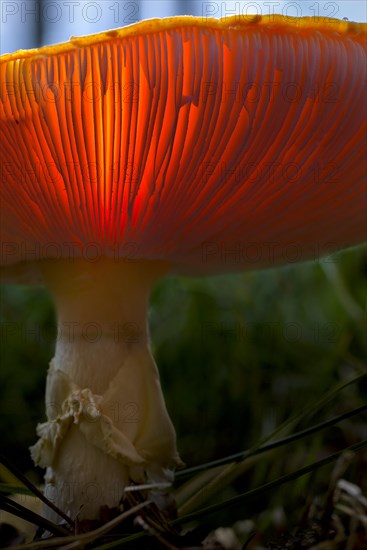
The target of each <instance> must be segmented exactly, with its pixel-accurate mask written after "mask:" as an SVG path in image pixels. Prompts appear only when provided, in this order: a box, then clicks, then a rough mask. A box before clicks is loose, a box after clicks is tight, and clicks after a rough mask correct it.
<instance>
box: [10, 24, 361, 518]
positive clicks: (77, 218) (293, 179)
mask: <svg viewBox="0 0 367 550" xmlns="http://www.w3.org/2000/svg"><path fill="white" fill-rule="evenodd" d="M0 70H1V82H2V86H1V100H0V116H1V129H0V132H1V145H0V154H1V157H0V158H1V170H2V172H1V173H2V175H1V231H2V258H1V263H2V274H3V277H4V278H5V279H7V280H23V281H25V280H27V278H28V279H33V277H34V276H36V278H37V277H38V278H40V279H41V280H42V281H43V282H44V283H45V284H46V286H47V287H48V289H49V290H50V292H51V294H52V296H53V298H54V301H55V304H56V309H57V314H58V327H59V334H58V338H57V343H56V352H55V357H54V359H53V360H52V361H51V364H50V368H49V372H48V378H47V387H46V409H47V421H46V422H45V423H43V424H40V425H39V427H38V435H39V441H38V443H36V445H35V446H34V447H33V448H32V456H33V458H34V460H35V462H36V464H39V465H40V466H42V467H46V468H47V471H46V478H45V479H46V494H48V495H49V496H50V494H51V493H50V490H51V489H53V491H54V492H53V496H54V499H55V501H56V504H58V506H59V507H60V508H61V509H62V510H63V511H65V512H66V513H68V514H70V515H71V516H72V517H75V516H76V514H78V513H79V512H80V516H79V517H82V518H89V519H91V518H97V517H98V516H99V513H100V506H101V505H108V506H110V507H113V506H116V505H117V504H118V502H119V500H120V498H121V495H122V494H123V490H124V487H125V486H126V485H127V484H128V483H130V482H131V480H134V481H136V482H142V481H146V480H149V481H153V482H156V481H167V480H171V479H172V472H173V470H174V468H175V467H177V466H179V465H180V464H181V462H180V458H179V456H178V453H177V449H176V438H175V432H174V428H173V426H172V423H171V421H170V419H169V416H168V414H167V411H166V407H165V404H164V400H163V396H162V392H161V388H160V382H159V375H158V371H157V368H156V366H155V363H154V360H153V358H152V355H151V352H150V348H149V341H148V328H147V321H146V317H147V306H148V298H149V292H150V290H151V287H152V285H153V284H154V282H155V281H156V280H157V279H158V278H160V277H162V276H164V275H165V274H168V273H172V272H176V273H177V272H178V273H189V274H202V273H208V274H212V273H218V272H223V271H238V270H242V269H250V268H251V269H253V268H258V267H265V266H268V265H274V264H281V263H286V262H287V261H290V254H291V253H290V250H292V254H293V261H295V260H297V261H301V260H306V259H310V258H313V257H315V255H316V257H318V256H319V255H320V254H325V253H327V252H329V251H331V250H335V249H339V248H343V247H347V246H351V245H354V244H357V243H360V242H362V241H363V240H365V239H366V237H367V225H366V216H367V214H366V199H367V186H366V165H365V158H366V140H365V131H366V102H365V88H364V82H365V80H364V78H365V75H366V25H365V24H355V23H350V22H347V21H338V20H331V19H325V18H322V19H312V18H301V19H294V18H290V17H281V16H273V17H259V16H254V17H246V18H240V17H233V18H226V19H223V20H215V19H207V20H205V19H200V18H192V17H177V18H169V19H165V20H148V21H145V22H142V23H139V24H136V25H132V26H130V27H126V28H123V29H120V30H114V31H110V32H106V33H103V34H98V35H94V36H88V37H85V38H73V39H71V41H70V42H68V43H65V44H61V45H57V46H51V47H44V48H41V49H37V50H30V51H20V52H16V53H14V54H9V55H4V56H2V57H1V65H0ZM244 251H245V253H244ZM91 331H92V333H91ZM91 494H93V495H94V496H95V498H91Z"/></svg>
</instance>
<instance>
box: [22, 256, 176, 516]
mask: <svg viewBox="0 0 367 550" xmlns="http://www.w3.org/2000/svg"><path fill="white" fill-rule="evenodd" d="M41 269H42V272H43V275H44V279H45V282H46V285H47V286H48V288H49V289H50V291H51V293H52V295H53V297H54V300H55V303H56V308H57V313H58V337H57V343H56V351H55V357H54V359H53V360H52V361H51V364H50V368H49V371H48V377H47V384H46V413H47V422H45V423H43V424H40V425H39V426H38V429H37V432H38V435H39V437H40V439H39V441H38V442H37V443H36V445H34V446H33V447H32V448H31V452H32V457H33V459H34V461H35V463H36V464H38V465H40V466H42V467H46V468H47V471H46V476H45V481H46V486H45V492H46V496H48V498H49V499H51V500H53V501H54V502H55V503H56V504H57V505H58V507H59V508H61V509H62V510H63V511H64V512H66V513H68V514H70V516H71V517H73V518H74V517H75V516H76V515H78V517H79V518H81V519H95V518H98V517H99V515H100V507H101V506H102V505H107V506H109V507H115V506H117V504H118V503H119V501H120V499H121V497H122V494H123V491H124V487H125V486H126V485H127V484H129V483H130V482H131V480H133V481H136V482H146V481H147V480H148V481H167V480H171V479H172V471H173V469H174V467H175V466H178V465H180V459H179V456H178V453H177V449H176V436H175V431H174V428H173V425H172V422H171V420H170V418H169V416H168V413H167V410H166V406H165V403H164V398H163V394H162V391H161V386H160V381H159V374H158V370H157V367H156V365H155V363H154V360H153V357H152V355H151V352H150V347H149V337H148V327H147V307H148V300H149V293H150V289H151V287H152V285H153V283H154V282H155V281H156V280H157V278H159V277H160V276H162V275H163V274H164V273H165V272H166V271H167V268H166V267H165V266H164V265H163V264H160V263H158V262H141V261H136V262H128V261H121V260H119V261H115V260H113V259H103V260H101V259H99V260H98V261H96V262H88V261H86V260H81V259H78V260H76V259H74V260H72V261H71V260H70V261H69V260H62V261H57V262H52V263H51V262H46V261H44V262H42V267H41ZM45 513H46V512H45ZM46 515H47V516H48V517H49V518H51V519H55V518H54V516H53V512H52V513H49V512H47V514H46Z"/></svg>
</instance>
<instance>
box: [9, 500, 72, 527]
mask: <svg viewBox="0 0 367 550" xmlns="http://www.w3.org/2000/svg"><path fill="white" fill-rule="evenodd" d="M0 509H2V510H4V511H5V512H9V513H10V514H13V515H15V516H17V517H19V518H22V519H24V520H25V521H28V522H29V523H33V524H35V525H38V526H39V527H41V528H43V529H47V530H48V531H50V532H51V533H53V534H55V535H69V534H70V531H69V530H68V529H65V527H62V526H61V525H56V524H55V523H53V522H51V521H49V520H47V519H46V518H44V517H42V516H40V515H39V514H36V513H35V512H32V511H31V510H28V508H25V507H24V506H22V505H21V504H19V503H18V502H15V501H13V500H11V499H10V498H8V497H6V496H4V495H0Z"/></svg>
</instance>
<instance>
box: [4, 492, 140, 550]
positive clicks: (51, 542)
mask: <svg viewBox="0 0 367 550" xmlns="http://www.w3.org/2000/svg"><path fill="white" fill-rule="evenodd" d="M150 504H151V501H149V500H147V501H145V502H142V503H141V504H138V505H137V506H135V507H134V508H130V510H127V511H126V512H123V513H122V514H120V515H119V516H117V517H116V518H114V519H113V520H111V521H109V522H108V523H106V524H105V525H102V527H98V529H94V530H93V531H90V532H89V533H84V534H81V535H71V536H67V537H56V538H50V539H48V540H43V541H37V542H31V543H29V544H24V545H21V546H14V547H13V550H48V549H49V548H59V549H63V550H66V549H72V548H83V547H84V546H85V545H86V544H90V543H91V542H93V541H95V540H96V539H98V538H100V537H102V536H103V535H106V533H108V532H109V531H111V530H112V529H114V528H115V527H117V526H118V525H120V524H121V523H122V522H123V521H125V520H126V519H127V518H129V517H131V516H133V515H134V514H136V513H137V512H139V511H140V510H142V509H143V508H145V507H146V506H149V505H150Z"/></svg>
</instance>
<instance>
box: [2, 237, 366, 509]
mask: <svg viewBox="0 0 367 550" xmlns="http://www.w3.org/2000/svg"><path fill="white" fill-rule="evenodd" d="M366 278H367V246H360V247H357V248H355V249H352V250H348V251H344V252H342V253H339V254H333V255H332V256H330V257H328V258H325V259H323V260H322V261H318V262H310V263H306V264H303V265H289V266H286V267H283V268H279V269H273V270H266V271H260V272H248V273H244V274H237V275H226V276H220V277H212V278H201V279H193V278H181V277H174V278H169V279H166V280H163V281H162V282H160V283H159V284H158V285H157V286H156V288H155V289H154V292H153V295H152V299H151V307H150V312H149V315H150V327H151V334H152V347H153V353H154V356H155V358H156V361H157V364H158V366H159V370H160V374H161V379H162V386H163V390H164V394H165V397H166V402H167V407H168V410H169V412H170V415H171V417H172V420H173V423H174V425H175V427H176V430H177V437H178V446H179V450H180V453H181V456H182V458H183V460H184V461H185V462H186V464H187V465H188V466H193V465H196V464H200V463H202V462H205V461H209V460H213V459H216V458H220V457H223V456H225V455H227V454H231V453H235V452H238V451H241V450H243V449H245V448H247V447H249V446H250V445H253V444H255V443H256V442H258V441H259V440H260V439H261V438H262V437H264V436H265V435H266V434H268V433H270V432H271V431H272V430H274V429H275V428H276V427H277V426H278V425H279V424H281V423H282V422H284V421H285V420H287V418H289V417H290V416H292V415H294V414H295V413H297V412H298V411H300V410H302V408H303V407H305V406H308V405H310V404H312V403H314V402H316V401H317V400H318V399H320V398H321V397H322V396H323V395H324V394H325V393H326V392H327V391H328V390H329V389H330V388H331V387H333V386H334V385H335V384H337V383H338V382H343V381H346V380H347V379H349V378H352V377H354V376H356V375H358V374H360V373H363V372H367V338H366V320H367V312H366V307H367V285H366ZM54 338H55V320H54V311H53V306H52V303H51V301H50V299H49V296H48V294H47V292H46V290H44V289H43V288H39V287H19V286H18V287H16V286H3V287H2V288H1V370H0V401H1V417H0V438H1V448H2V452H3V453H5V454H6V455H7V456H8V457H9V458H10V459H11V460H12V461H13V462H14V463H15V464H17V465H18V466H19V468H20V469H21V470H22V471H23V472H24V473H27V474H28V475H29V476H30V477H31V478H32V479H33V480H41V479H42V471H41V470H40V469H37V470H36V469H35V468H34V467H33V465H32V462H31V459H30V457H29V452H28V447H29V446H30V445H31V444H33V443H34V442H35V440H36V434H35V428H36V424H37V422H39V421H41V420H43V418H44V387H45V379H46V371H47V367H48V363H49V360H50V359H51V357H52V355H53V347H54ZM366 398H367V384H366V381H364V382H363V381H362V382H361V383H359V384H354V385H351V386H350V387H349V388H347V389H345V390H343V391H342V392H341V393H340V395H339V396H338V399H336V400H334V401H333V402H332V403H329V404H328V406H327V409H326V410H325V411H322V414H321V415H318V417H317V418H313V419H312V418H311V419H310V423H312V422H316V421H321V420H323V419H327V418H329V417H331V416H333V415H335V414H341V413H343V412H345V411H347V410H350V409H352V408H354V407H357V406H359V405H361V404H362V403H365V402H366ZM365 418H366V417H364V421H363V419H362V418H361V419H358V418H356V419H352V420H351V421H348V422H347V423H343V424H342V425H340V426H336V427H334V428H332V429H330V430H329V431H328V432H326V434H321V435H317V436H315V437H314V439H313V440H312V444H311V443H310V441H309V440H308V441H307V442H304V443H303V444H301V443H300V444H299V445H298V447H297V448H296V451H294V450H293V447H292V451H288V450H287V451H284V452H283V455H280V458H279V459H277V460H276V461H274V462H270V463H269V461H268V462H266V461H259V464H258V470H257V471H255V473H254V474H252V475H251V476H250V477H248V478H245V480H244V481H242V482H240V483H239V485H238V487H237V490H240V489H241V490H242V489H243V488H244V487H246V488H250V487H251V486H253V485H256V484H258V483H263V482H264V481H266V480H268V479H270V478H272V477H274V475H281V474H282V473H284V471H285V469H286V468H287V467H289V464H290V465H291V467H293V466H296V467H297V466H298V467H300V466H301V465H302V464H303V462H302V460H303V461H304V459H305V458H304V455H305V452H306V451H307V452H309V451H310V450H312V452H313V456H314V458H317V457H318V456H324V454H325V453H327V452H332V451H335V450H338V449H340V448H341V447H342V446H343V445H345V446H346V445H351V444H352V443H354V442H356V441H358V440H359V439H362V438H363V437H367V429H366V421H365ZM302 427H306V426H302ZM300 445H303V447H302V446H301V447H300ZM294 452H296V455H297V456H298V457H300V458H298V459H297V460H294V459H292V456H293V457H294V454H293V453H294ZM285 453H286V454H285ZM293 463H294V464H293ZM36 471H37V473H36ZM353 475H355V476H356V477H355V481H358V482H359V483H364V484H366V483H367V481H366V479H364V481H363V479H362V477H363V476H361V473H360V471H359V470H358V468H357V470H355V471H354V474H353ZM352 481H353V479H352ZM364 489H367V487H366V486H365V487H364ZM235 491H236V488H231V489H229V490H228V495H232V494H235ZM228 495H227V496H228ZM287 495H288V494H287ZM288 496H289V495H288ZM288 496H287V500H288ZM274 498H276V497H274Z"/></svg>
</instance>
